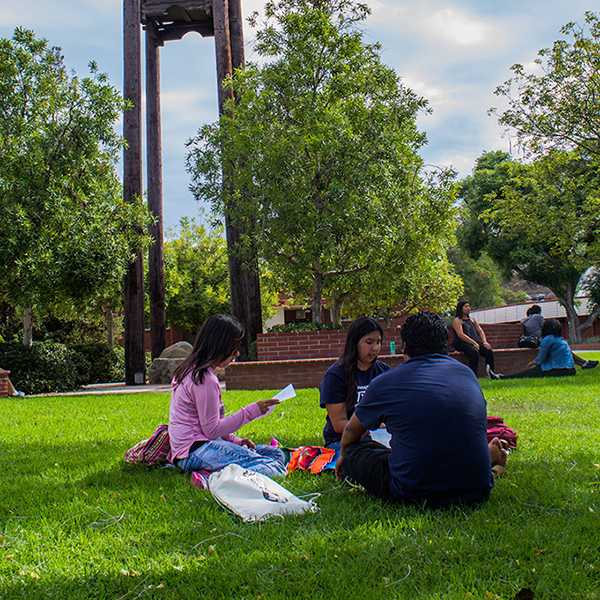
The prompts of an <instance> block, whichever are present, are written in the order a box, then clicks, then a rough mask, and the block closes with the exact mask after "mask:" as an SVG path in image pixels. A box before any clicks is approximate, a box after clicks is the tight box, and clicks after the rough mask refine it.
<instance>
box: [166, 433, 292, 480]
mask: <svg viewBox="0 0 600 600" xmlns="http://www.w3.org/2000/svg"><path fill="white" fill-rule="evenodd" d="M232 464H235V465H239V466H240V467H243V468H244V469H250V470H251V471H255V472H256V473H261V474H262V475H266V476H267V477H278V476H280V475H285V471H286V468H285V467H286V465H285V454H284V453H283V452H282V451H281V450H279V448H272V447H271V446H256V449H255V450H252V449H251V448H246V446H238V445H237V444H234V443H233V442H227V441H225V440H213V441H212V442H206V444H203V445H202V446H200V447H199V448H196V449H195V450H194V451H193V452H192V453H191V454H190V455H189V456H188V457H187V458H184V459H181V460H178V461H177V467H178V468H179V469H181V470H182V471H184V472H185V473H190V472H192V471H202V470H203V469H205V470H207V471H218V470H219V469H222V468H223V467H226V466H227V465H232Z"/></svg>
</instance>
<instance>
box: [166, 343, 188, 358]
mask: <svg viewBox="0 0 600 600" xmlns="http://www.w3.org/2000/svg"><path fill="white" fill-rule="evenodd" d="M191 351H192V345H191V344H190V343H189V342H177V343H176V344H173V345H172V346H169V347H168V348H165V349H164V350H163V351H162V352H161V354H160V357H159V358H187V357H188V356H189V354H190V352H191Z"/></svg>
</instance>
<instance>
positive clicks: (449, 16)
mask: <svg viewBox="0 0 600 600" xmlns="http://www.w3.org/2000/svg"><path fill="white" fill-rule="evenodd" d="M444 4H445V3H444ZM369 6H370V7H371V9H372V15H371V18H370V19H369V24H370V26H372V27H374V28H377V29H381V28H385V29H387V30H393V31H397V32H399V33H400V32H402V33H405V34H406V33H408V34H410V35H412V36H414V37H416V38H417V39H421V40H422V41H423V42H427V43H435V44H437V45H439V44H444V45H447V46H450V47H452V46H454V47H455V48H456V49H457V50H459V49H461V48H470V47H474V46H477V47H479V48H498V47H499V46H503V45H506V44H508V42H509V41H510V39H511V36H512V32H513V29H512V28H511V27H507V26H506V25H507V23H506V20H505V19H502V18H499V17H497V16H496V17H495V18H494V19H493V20H492V19H489V18H484V17H481V16H479V15H475V14H471V13H469V12H467V11H465V10H463V9H461V8H458V7H457V6H448V5H445V6H444V7H443V8H440V2H439V1H438V0H421V2H413V3H408V2H403V3H399V2H398V1H397V0H371V2H370V3H369Z"/></svg>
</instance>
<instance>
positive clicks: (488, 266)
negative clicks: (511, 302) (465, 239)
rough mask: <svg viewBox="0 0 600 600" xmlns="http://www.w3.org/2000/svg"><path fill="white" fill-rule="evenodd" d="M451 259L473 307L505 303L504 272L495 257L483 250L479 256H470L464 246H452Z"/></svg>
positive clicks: (465, 295)
mask: <svg viewBox="0 0 600 600" xmlns="http://www.w3.org/2000/svg"><path fill="white" fill-rule="evenodd" d="M450 260H451V261H452V263H453V264H454V268H455V269H456V272H457V273H458V274H459V275H460V277H461V278H462V280H463V283H464V294H463V295H464V297H465V298H468V300H469V303H470V304H471V306H472V307H473V308H484V307H489V306H500V305H502V304H504V288H503V286H502V272H501V270H500V268H499V267H498V265H497V264H496V262H495V261H494V259H493V258H492V257H491V256H490V255H489V254H488V253H487V252H481V254H480V255H479V258H477V259H475V258H472V257H471V256H469V254H468V253H467V252H465V251H464V250H463V249H462V248H460V247H456V248H452V250H451V252H450Z"/></svg>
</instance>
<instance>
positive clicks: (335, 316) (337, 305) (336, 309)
mask: <svg viewBox="0 0 600 600" xmlns="http://www.w3.org/2000/svg"><path fill="white" fill-rule="evenodd" d="M343 305H344V302H343V300H342V298H341V297H339V296H336V295H335V294H334V295H333V297H332V298H331V321H332V322H333V324H334V325H337V326H338V327H339V326H340V325H341V324H342V306H343Z"/></svg>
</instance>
